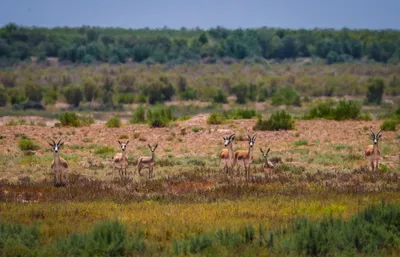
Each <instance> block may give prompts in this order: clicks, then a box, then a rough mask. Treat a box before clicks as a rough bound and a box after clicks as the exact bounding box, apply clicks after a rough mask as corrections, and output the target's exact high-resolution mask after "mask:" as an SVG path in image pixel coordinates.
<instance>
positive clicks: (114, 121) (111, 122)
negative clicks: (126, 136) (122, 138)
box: [106, 117, 121, 128]
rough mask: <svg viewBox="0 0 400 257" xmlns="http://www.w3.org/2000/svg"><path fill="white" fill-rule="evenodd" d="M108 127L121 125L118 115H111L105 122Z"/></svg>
mask: <svg viewBox="0 0 400 257" xmlns="http://www.w3.org/2000/svg"><path fill="white" fill-rule="evenodd" d="M106 126H107V127H108V128H119V127H121V119H120V118H118V117H112V118H111V119H109V120H108V121H107V122H106Z"/></svg>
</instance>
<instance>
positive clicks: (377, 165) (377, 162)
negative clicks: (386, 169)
mask: <svg viewBox="0 0 400 257" xmlns="http://www.w3.org/2000/svg"><path fill="white" fill-rule="evenodd" d="M375 170H379V160H376V166H375Z"/></svg>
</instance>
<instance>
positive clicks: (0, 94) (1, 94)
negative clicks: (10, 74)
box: [0, 84, 8, 106]
mask: <svg viewBox="0 0 400 257" xmlns="http://www.w3.org/2000/svg"><path fill="white" fill-rule="evenodd" d="M7 103H8V95H7V91H6V88H5V87H4V86H3V85H1V84H0V106H6V105H7Z"/></svg>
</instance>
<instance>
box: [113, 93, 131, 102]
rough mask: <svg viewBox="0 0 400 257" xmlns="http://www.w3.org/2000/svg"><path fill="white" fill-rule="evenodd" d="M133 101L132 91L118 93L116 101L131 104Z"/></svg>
mask: <svg viewBox="0 0 400 257" xmlns="http://www.w3.org/2000/svg"><path fill="white" fill-rule="evenodd" d="M134 101H135V95H134V94H133V93H124V94H119V95H118V99H117V102H118V103H120V104H131V103H133V102H134Z"/></svg>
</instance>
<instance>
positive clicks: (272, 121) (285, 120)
mask: <svg viewBox="0 0 400 257" xmlns="http://www.w3.org/2000/svg"><path fill="white" fill-rule="evenodd" d="M293 128H294V120H293V117H292V115H290V113H288V112H286V111H285V110H281V111H276V112H274V113H272V115H271V117H270V118H269V119H268V120H263V119H262V117H261V116H260V117H259V118H258V121H257V123H256V125H255V126H254V127H253V129H254V130H280V129H283V130H290V129H293Z"/></svg>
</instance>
